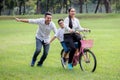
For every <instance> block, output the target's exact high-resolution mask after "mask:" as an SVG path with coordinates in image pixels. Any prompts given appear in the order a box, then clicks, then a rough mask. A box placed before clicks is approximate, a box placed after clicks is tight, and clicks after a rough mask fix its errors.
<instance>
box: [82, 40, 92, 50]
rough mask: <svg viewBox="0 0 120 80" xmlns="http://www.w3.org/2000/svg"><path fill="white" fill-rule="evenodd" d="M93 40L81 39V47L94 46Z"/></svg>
mask: <svg viewBox="0 0 120 80" xmlns="http://www.w3.org/2000/svg"><path fill="white" fill-rule="evenodd" d="M92 46H93V40H81V47H82V48H92Z"/></svg>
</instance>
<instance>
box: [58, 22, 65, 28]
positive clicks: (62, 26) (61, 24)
mask: <svg viewBox="0 0 120 80" xmlns="http://www.w3.org/2000/svg"><path fill="white" fill-rule="evenodd" d="M58 24H59V25H60V27H61V28H64V21H62V20H61V21H59V23H58Z"/></svg>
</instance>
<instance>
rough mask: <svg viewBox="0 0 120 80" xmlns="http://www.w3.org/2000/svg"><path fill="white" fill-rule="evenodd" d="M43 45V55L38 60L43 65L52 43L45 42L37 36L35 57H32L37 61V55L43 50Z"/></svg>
mask: <svg viewBox="0 0 120 80" xmlns="http://www.w3.org/2000/svg"><path fill="white" fill-rule="evenodd" d="M42 46H43V55H42V56H41V58H40V60H39V62H38V65H42V64H43V62H44V60H45V59H46V57H47V55H48V51H49V48H50V44H46V43H44V41H41V40H40V39H38V38H36V50H35V52H34V55H33V58H32V61H33V62H35V61H36V59H37V56H38V55H39V53H40V52H41V49H42Z"/></svg>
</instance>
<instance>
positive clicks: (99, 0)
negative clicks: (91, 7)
mask: <svg viewBox="0 0 120 80" xmlns="http://www.w3.org/2000/svg"><path fill="white" fill-rule="evenodd" d="M100 2H101V0H98V3H97V6H96V9H95V13H97V10H98V7H99V5H100Z"/></svg>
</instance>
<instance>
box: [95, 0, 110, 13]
mask: <svg viewBox="0 0 120 80" xmlns="http://www.w3.org/2000/svg"><path fill="white" fill-rule="evenodd" d="M102 1H103V2H104V5H105V10H106V13H110V12H111V5H110V0H98V3H97V6H96V9H95V13H97V10H98V8H99V5H100V3H101V2H102Z"/></svg>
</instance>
